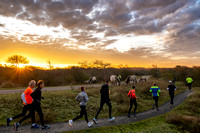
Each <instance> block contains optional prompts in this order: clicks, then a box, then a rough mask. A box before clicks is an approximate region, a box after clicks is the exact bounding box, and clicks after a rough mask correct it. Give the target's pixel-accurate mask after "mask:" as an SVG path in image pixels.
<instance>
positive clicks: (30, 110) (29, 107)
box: [19, 104, 33, 124]
mask: <svg viewBox="0 0 200 133" xmlns="http://www.w3.org/2000/svg"><path fill="white" fill-rule="evenodd" d="M26 108H27V110H29V114H28V115H26V116H24V117H23V118H22V119H21V120H20V121H19V124H21V123H22V122H23V121H25V120H26V119H28V118H30V117H32V115H33V114H32V111H33V110H32V105H31V104H28V105H26Z"/></svg>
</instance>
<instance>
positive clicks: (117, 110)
mask: <svg viewBox="0 0 200 133" xmlns="http://www.w3.org/2000/svg"><path fill="white" fill-rule="evenodd" d="M152 82H157V83H158V86H159V87H160V88H161V94H160V99H159V104H160V105H161V104H163V103H164V102H166V101H168V100H169V95H168V92H167V90H166V88H167V86H168V82H167V81H164V80H161V79H160V80H152V79H151V80H149V81H148V82H144V83H138V84H137V85H136V95H137V97H138V99H137V102H138V110H137V112H142V111H145V110H149V109H151V108H152V105H153V103H154V101H153V99H152V96H151V93H150V92H149V89H150V87H151V85H152ZM176 85H177V89H178V90H177V92H176V93H177V94H178V93H180V92H183V91H184V90H185V89H186V87H185V86H184V84H183V83H180V82H177V83H176ZM130 88H131V85H124V86H119V87H118V86H116V87H110V90H111V95H110V99H111V102H112V107H113V109H112V115H113V116H119V115H126V114H127V111H128V109H129V98H128V97H127V96H126V95H127V93H128V91H129V89H130ZM99 91H100V88H87V89H86V93H87V94H88V96H89V98H90V100H89V102H88V105H87V110H88V117H89V119H92V118H93V117H94V116H95V114H96V111H97V110H98V108H99V104H100V92H99ZM79 92H80V91H79V90H66V91H52V92H44V93H43V96H44V97H45V99H44V100H43V101H42V108H43V113H44V118H45V121H46V123H55V122H64V121H67V120H69V119H72V118H73V117H75V116H77V115H78V114H79V111H80V108H79V103H78V102H76V101H75V97H76V95H78V93H79ZM20 95H21V94H6V95H0V112H1V113H0V125H6V123H5V120H6V118H7V117H13V116H14V115H16V114H18V113H21V110H22V108H23V105H22V101H21V96H20ZM36 116H37V118H36V120H37V121H39V119H38V115H36ZM106 117H108V107H107V106H106V105H105V106H104V108H103V110H102V112H101V113H100V115H99V118H106ZM15 121H17V120H15ZM25 123H30V120H29V121H26V122H25Z"/></svg>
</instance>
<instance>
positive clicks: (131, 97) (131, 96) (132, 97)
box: [127, 86, 137, 117]
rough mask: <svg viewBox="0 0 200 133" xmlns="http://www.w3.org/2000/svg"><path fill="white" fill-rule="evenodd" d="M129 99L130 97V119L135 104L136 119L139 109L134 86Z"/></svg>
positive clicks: (129, 93)
mask: <svg viewBox="0 0 200 133" xmlns="http://www.w3.org/2000/svg"><path fill="white" fill-rule="evenodd" d="M127 96H128V97H130V108H129V111H128V117H131V114H130V112H131V109H132V107H133V104H134V105H135V108H134V112H133V115H134V116H135V117H136V114H135V112H136V109H137V101H136V98H137V97H136V95H135V86H132V89H131V90H130V91H129V92H128V95H127Z"/></svg>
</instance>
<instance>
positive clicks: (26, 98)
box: [7, 80, 39, 131]
mask: <svg viewBox="0 0 200 133" xmlns="http://www.w3.org/2000/svg"><path fill="white" fill-rule="evenodd" d="M35 84H36V82H35V81H34V80H31V81H30V82H29V87H28V88H27V89H26V90H25V91H24V92H23V94H22V95H21V98H22V100H23V104H24V107H23V110H22V113H21V114H18V115H16V116H14V117H12V118H7V126H9V124H10V122H11V121H12V120H14V119H17V118H20V117H23V118H22V119H21V120H20V121H19V122H17V123H14V129H15V130H16V131H17V130H18V127H19V125H20V124H21V123H22V122H23V121H25V120H26V119H28V118H30V117H31V120H32V126H31V128H39V126H38V125H36V124H35V112H34V108H33V104H32V101H33V99H32V97H31V96H30V94H31V93H32V92H33V88H34V87H35ZM27 111H29V114H28V115H26V113H27ZM25 115H26V116H25Z"/></svg>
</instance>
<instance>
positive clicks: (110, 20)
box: [0, 0, 200, 59]
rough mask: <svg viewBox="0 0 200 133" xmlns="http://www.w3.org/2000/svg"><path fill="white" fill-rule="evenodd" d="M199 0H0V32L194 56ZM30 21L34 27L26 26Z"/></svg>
mask: <svg viewBox="0 0 200 133" xmlns="http://www.w3.org/2000/svg"><path fill="white" fill-rule="evenodd" d="M199 3H200V2H199V0H125V1H123V0H19V1H13V0H1V1H0V17H1V18H5V19H7V20H9V21H6V22H5V21H4V20H3V19H1V20H0V34H1V36H2V37H3V38H12V39H13V40H15V41H16V40H19V41H22V42H26V43H31V44H34V43H35V44H38V43H40V44H41V45H56V46H57V47H60V46H63V47H64V48H66V49H67V48H72V47H74V48H76V49H88V50H91V51H95V50H96V51H98V50H105V49H106V48H115V50H116V52H123V53H124V54H125V53H129V51H133V49H135V51H134V52H136V51H137V50H139V51H140V53H141V51H142V50H143V51H145V52H146V51H147V50H146V49H148V50H150V51H151V52H150V53H149V54H153V53H157V54H158V53H159V52H160V53H162V56H163V57H169V58H171V57H173V56H180V57H183V56H184V54H185V53H187V56H190V55H189V53H196V54H194V55H192V56H194V57H198V56H197V54H198V51H199V44H200V43H199V41H200V40H199V38H200V37H199V35H200V28H199V27H200V6H199ZM11 21H12V22H11ZM18 23H21V24H18ZM31 26H32V27H34V28H33V29H29V28H30V27H31ZM147 36H148V37H147ZM130 38H134V39H130ZM136 38H137V39H136ZM138 38H139V39H138ZM152 40H153V41H152ZM119 42H120V43H119ZM125 43H126V44H125ZM66 44H67V45H66ZM75 44H76V45H75ZM122 45H123V46H122ZM120 47H123V49H124V50H121V48H120ZM140 48H142V49H140ZM145 48H146V49H145ZM158 49H159V50H158ZM185 55H186V54H185ZM134 56H136V55H134ZM144 57H145V56H144ZM174 59H175V58H174ZM177 59H184V58H177Z"/></svg>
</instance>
